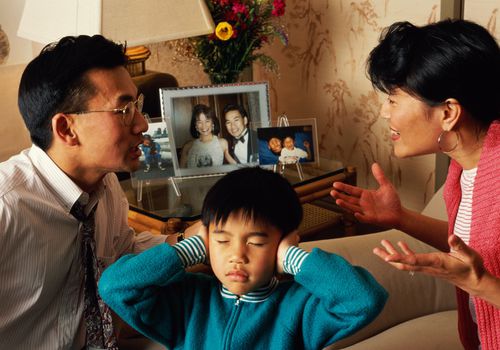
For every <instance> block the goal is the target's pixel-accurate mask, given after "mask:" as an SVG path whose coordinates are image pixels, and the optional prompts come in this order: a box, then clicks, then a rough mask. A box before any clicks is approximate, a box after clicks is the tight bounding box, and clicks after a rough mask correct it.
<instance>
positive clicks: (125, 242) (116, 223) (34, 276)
mask: <svg viewBox="0 0 500 350" xmlns="http://www.w3.org/2000/svg"><path fill="white" fill-rule="evenodd" d="M76 201H80V202H82V203H86V204H87V207H88V208H89V207H91V206H92V205H93V204H95V203H96V202H97V201H98V206H97V210H96V213H95V220H96V229H95V239H96V248H97V256H98V259H100V260H101V261H102V262H103V263H104V264H105V265H106V266H107V265H109V264H110V263H112V262H114V261H115V260H116V259H117V258H118V257H120V256H121V255H123V254H125V253H129V252H133V253H136V252H140V251H143V250H145V249H147V248H149V247H152V246H154V245H157V244H159V243H163V242H164V241H165V236H154V235H152V234H151V233H149V232H143V233H140V234H137V235H136V234H135V232H134V231H133V230H132V229H131V228H130V227H129V226H128V224H127V212H128V202H127V199H126V198H125V195H124V194H123V191H122V190H121V187H120V184H119V182H118V179H117V178H116V176H115V175H114V174H108V175H106V176H105V177H104V178H103V180H102V183H101V185H100V187H99V189H98V190H96V191H95V192H94V193H92V194H90V195H89V194H87V193H85V192H83V191H82V190H81V189H80V188H79V187H78V186H77V185H76V184H75V183H74V182H73V181H72V180H71V179H70V178H69V177H68V176H67V175H66V174H65V173H64V172H63V171H61V169H59V167H58V166H57V165H56V164H55V163H54V162H53V161H52V160H51V159H50V157H49V156H48V155H47V154H46V153H45V152H44V151H42V150H41V149H40V148H38V147H37V146H32V147H31V148H30V149H27V150H25V151H23V152H21V153H20V154H18V155H16V156H14V157H12V158H10V159H9V160H8V161H6V162H3V163H1V164H0V349H40V350H45V349H46V350H54V349H81V348H82V347H83V346H84V344H85V330H84V328H83V327H84V326H83V325H84V322H83V294H84V293H83V270H82V264H81V256H80V254H81V252H80V239H81V237H79V235H78V226H79V223H78V221H77V220H76V219H75V218H74V217H73V216H72V215H71V214H70V210H71V207H72V206H73V204H74V203H75V202H76Z"/></svg>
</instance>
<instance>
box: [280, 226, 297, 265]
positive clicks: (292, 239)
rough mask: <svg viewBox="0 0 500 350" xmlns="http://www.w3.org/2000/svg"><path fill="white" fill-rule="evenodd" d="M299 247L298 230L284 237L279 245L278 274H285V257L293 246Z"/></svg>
mask: <svg viewBox="0 0 500 350" xmlns="http://www.w3.org/2000/svg"><path fill="white" fill-rule="evenodd" d="M298 245H299V235H298V233H297V230H295V231H293V232H291V233H289V234H288V235H286V236H285V237H283V238H282V239H281V241H280V244H279V245H278V250H277V252H276V271H278V273H283V272H284V271H283V262H284V261H285V255H286V251H287V250H288V248H290V247H291V246H295V247H297V246H298Z"/></svg>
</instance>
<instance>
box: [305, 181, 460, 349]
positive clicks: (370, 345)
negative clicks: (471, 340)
mask: <svg viewBox="0 0 500 350" xmlns="http://www.w3.org/2000/svg"><path fill="white" fill-rule="evenodd" d="M423 213H424V214H426V215H429V216H433V217H436V218H442V219H445V218H446V212H445V208H444V201H443V199H442V189H441V190H440V191H438V192H437V193H436V194H435V195H434V196H433V198H432V200H431V201H430V202H429V204H428V205H427V206H426V208H425V209H424V211H423ZM382 239H388V240H390V241H392V242H393V243H396V242H397V241H399V240H405V241H406V242H407V243H408V244H409V245H410V247H411V248H412V249H414V250H415V251H416V252H429V251H432V250H433V248H432V247H430V246H428V245H426V244H424V243H423V242H421V241H418V240H416V239H414V238H412V237H410V236H408V235H406V234H404V233H402V232H400V231H397V230H388V231H383V232H379V233H373V234H368V235H362V236H353V237H345V238H337V239H329V240H323V241H311V242H306V243H301V246H302V247H303V248H304V249H306V250H311V249H312V248H313V247H319V248H321V249H323V250H326V251H329V252H334V253H337V254H339V255H341V256H343V257H345V258H346V259H347V260H349V261H350V262H351V263H352V264H354V265H359V266H363V267H364V268H366V269H367V270H368V271H370V272H371V273H372V274H373V275H374V277H375V278H376V279H377V281H378V282H379V283H380V284H382V285H383V286H384V288H385V289H386V290H387V292H388V293H389V299H388V301H387V304H386V306H385V308H384V310H383V311H382V312H381V314H380V315H379V316H378V317H377V318H376V319H375V320H374V321H373V322H372V323H370V324H369V325H368V326H366V327H365V328H363V329H361V330H360V331H358V332H357V333H355V334H353V335H352V336H350V337H348V338H346V339H343V340H341V341H339V342H336V343H335V344H333V345H331V346H329V347H328V348H327V349H331V350H333V349H349V350H361V349H369V350H378V349H380V350H391V349H394V350H399V349H404V350H421V349H426V350H433V349H436V350H437V349H446V350H453V349H462V346H461V344H460V340H459V336H458V331H457V311H456V301H455V289H454V287H453V286H452V285H450V284H448V283H446V282H444V281H441V280H438V279H435V278H432V277H428V276H425V275H422V274H419V273H416V274H415V275H414V276H410V275H409V274H408V273H407V272H404V271H399V270H397V269H395V268H393V267H392V266H390V265H389V264H387V263H385V262H383V261H382V260H381V259H380V258H378V257H377V256H376V255H374V254H373V253H372V250H373V248H374V247H376V246H378V245H380V241H381V240H382Z"/></svg>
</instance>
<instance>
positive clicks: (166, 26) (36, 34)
mask: <svg viewBox="0 0 500 350" xmlns="http://www.w3.org/2000/svg"><path fill="white" fill-rule="evenodd" d="M213 31H214V23H213V20H212V16H211V15H210V11H209V10H208V8H207V5H206V3H205V0H142V1H137V0H26V2H25V5H24V11H23V15H22V18H21V21H20V24H19V29H18V33H17V34H18V36H19V37H22V38H25V39H29V40H32V41H36V42H39V43H43V44H47V43H50V42H53V41H57V40H59V39H61V38H62V37H64V36H67V35H80V34H87V35H94V34H101V35H103V36H105V37H106V38H108V39H111V40H113V41H116V42H125V41H126V42H127V45H128V46H135V45H140V44H148V43H153V42H160V41H167V40H174V39H180V38H188V37H191V36H197V35H204V34H209V33H212V32H213Z"/></svg>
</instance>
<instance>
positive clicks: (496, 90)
mask: <svg viewBox="0 0 500 350" xmlns="http://www.w3.org/2000/svg"><path fill="white" fill-rule="evenodd" d="M368 75H369V77H370V80H371V81H372V83H373V85H374V86H375V87H376V88H377V89H379V90H381V91H383V92H386V93H390V92H391V91H392V90H394V89H395V88H400V89H402V90H403V91H405V92H407V93H409V94H410V95H413V96H415V97H416V98H419V99H420V100H422V101H423V102H425V103H427V104H428V105H430V106H436V105H439V104H441V103H443V102H445V101H446V99H448V98H455V99H456V100H458V101H459V102H460V104H461V105H462V106H463V107H464V108H465V109H466V110H467V111H468V112H469V113H470V114H471V116H472V117H473V118H474V119H475V120H476V121H477V123H478V125H480V126H481V127H483V128H486V127H488V126H489V125H490V123H491V122H492V121H493V120H496V119H498V118H499V117H500V98H499V97H500V49H499V47H498V43H497V42H496V40H495V38H493V37H492V36H491V35H490V34H489V33H488V31H487V30H486V29H485V28H483V27H481V26H480V25H478V24H475V23H473V22H469V21H465V20H444V21H441V22H437V23H433V24H429V25H426V26H423V27H417V26H415V25H413V24H411V23H409V22H397V23H394V24H393V25H391V26H390V27H389V28H388V29H386V30H385V31H384V32H383V33H382V35H381V37H380V43H379V44H378V45H377V46H376V47H375V48H374V49H373V50H372V52H371V53H370V56H369V58H368Z"/></svg>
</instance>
